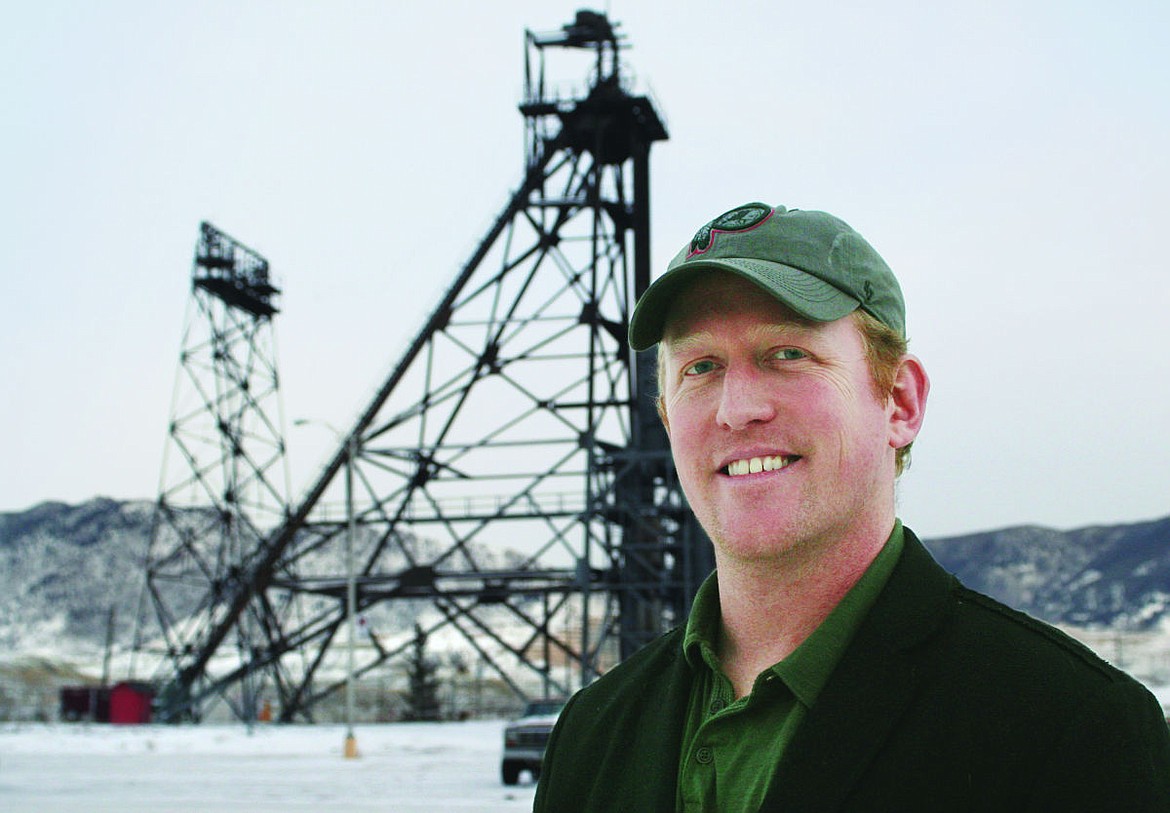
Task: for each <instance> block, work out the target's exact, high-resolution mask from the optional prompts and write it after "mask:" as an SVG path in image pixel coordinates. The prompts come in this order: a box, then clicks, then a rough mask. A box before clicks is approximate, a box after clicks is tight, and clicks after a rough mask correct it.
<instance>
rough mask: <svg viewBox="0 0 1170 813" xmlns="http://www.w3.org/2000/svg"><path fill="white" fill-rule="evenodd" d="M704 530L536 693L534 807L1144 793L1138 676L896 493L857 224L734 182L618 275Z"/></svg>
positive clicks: (880, 326) (993, 802) (1004, 802)
mask: <svg viewBox="0 0 1170 813" xmlns="http://www.w3.org/2000/svg"><path fill="white" fill-rule="evenodd" d="M630 343H631V345H632V346H633V347H634V349H636V350H644V349H647V348H649V347H652V346H653V345H655V344H657V345H659V347H658V360H659V391H660V396H659V412H660V414H661V416H662V421H663V425H664V426H665V427H666V431H667V434H668V436H669V438H670V445H671V451H672V454H673V456H674V461H675V466H676V468H677V470H678V476H679V481H680V483H681V484H682V486H683V490H684V492H685V493H686V495H687V499H688V501H689V503H690V505H691V508H692V509H693V510H694V512H695V515H696V516H697V518H698V519H699V521H700V523H701V524H702V526H703V528H704V529H705V530H706V532H707V534H708V536H709V537H710V539H711V541H712V543H713V544H714V550H715V563H716V570H715V573H714V574H712V576H711V577H710V578H709V579H708V580H707V581H706V582H705V583H704V584H703V586H702V587H701V589H700V590H699V593H698V595H697V596H696V599H695V602H694V606H693V608H692V610H691V614H690V618H689V619H688V621H687V624H686V626H685V627H681V628H679V629H677V630H675V631H673V632H671V633H668V634H667V635H665V636H663V637H662V638H660V639H659V640H658V641H656V642H654V643H652V644H650V645H649V646H647V647H646V648H645V649H643V650H642V651H640V652H639V653H637V654H635V655H634V656H633V657H631V658H630V659H628V660H627V661H625V662H624V663H622V664H620V665H619V666H618V667H616V668H615V669H613V670H611V671H610V672H609V673H608V674H606V675H605V676H603V677H602V678H601V679H599V680H598V681H597V682H596V683H594V684H593V685H591V686H589V687H586V688H585V689H583V690H582V691H581V692H579V693H578V694H577V695H576V696H575V697H574V698H573V699H572V701H571V702H570V703H569V705H568V706H567V707H566V709H565V710H564V712H563V713H562V715H561V717H560V720H559V722H558V724H557V728H556V729H555V731H554V732H553V736H552V739H551V740H550V743H549V748H548V751H547V753H546V755H545V761H544V766H543V769H542V772H541V778H540V786H539V787H538V789H537V796H536V810H537V811H549V812H550V813H551V812H552V811H556V812H557V813H562V811H577V810H580V811H623V810H629V811H672V810H677V811H686V812H687V813H690V811H719V812H720V813H725V812H730V813H737V812H738V811H756V810H776V811H797V810H809V811H812V810H816V811H900V812H904V811H932V812H933V811H988V813H992V812H994V813H1003V811H1048V810H1053V811H1056V810H1060V811H1090V810H1094V811H1096V810H1101V811H1105V810H1109V811H1114V810H1117V811H1120V810H1125V811H1170V734H1168V730H1167V726H1166V723H1165V721H1164V719H1163V715H1162V712H1161V709H1160V707H1159V705H1158V703H1157V701H1156V700H1155V699H1154V698H1153V697H1152V696H1151V695H1150V694H1149V692H1148V691H1146V690H1145V689H1144V687H1142V686H1141V685H1140V684H1138V683H1137V682H1135V681H1134V680H1132V679H1131V678H1129V677H1128V676H1127V675H1125V674H1124V673H1122V672H1119V671H1117V670H1115V669H1113V668H1112V667H1110V666H1109V665H1107V664H1105V663H1104V662H1102V661H1100V660H1099V659H1097V658H1096V657H1095V656H1094V655H1093V654H1092V653H1091V652H1089V651H1088V650H1086V649H1085V648H1083V647H1082V646H1080V645H1079V644H1077V643H1076V642H1074V641H1073V640H1071V639H1069V638H1067V637H1066V636H1064V635H1062V634H1061V633H1059V632H1058V631H1056V630H1054V629H1052V628H1050V627H1048V626H1046V625H1044V624H1042V623H1040V622H1038V621H1036V620H1034V619H1032V618H1029V617H1027V616H1025V615H1022V614H1020V613H1017V612H1015V611H1013V610H1010V609H1008V608H1006V607H1004V606H1002V605H1000V604H998V603H996V602H994V601H993V600H991V599H989V598H987V597H985V596H982V595H979V594H977V593H974V592H972V591H970V590H968V589H967V588H965V587H963V586H962V585H961V584H960V583H958V582H957V581H956V580H955V579H954V578H953V577H952V576H950V575H949V574H947V573H946V572H944V571H943V570H942V569H941V568H940V567H939V566H938V565H937V564H936V563H935V562H934V561H933V559H931V557H930V555H929V554H928V553H927V551H926V549H925V548H924V547H923V546H922V544H921V543H920V542H919V541H918V539H917V538H916V537H915V536H914V534H913V533H912V532H911V531H910V530H909V529H908V528H904V527H903V526H902V524H901V522H900V521H899V520H898V519H897V517H896V515H895V481H896V478H897V477H898V476H899V475H900V474H901V472H902V470H903V469H904V468H905V466H906V464H907V461H908V454H909V449H910V446H911V444H912V443H913V441H914V439H915V437H916V436H917V435H918V432H919V429H920V428H921V426H922V422H923V417H924V413H925V408H926V400H927V395H928V393H929V381H928V378H927V375H926V371H925V369H924V367H923V365H922V363H921V362H920V361H919V360H918V359H917V358H915V357H914V356H913V355H910V354H909V353H907V352H906V319H905V306H904V304H903V299H902V293H901V290H900V288H899V285H898V283H897V280H896V279H895V277H894V275H893V273H892V272H891V271H890V269H889V267H888V266H887V265H886V263H885V262H884V261H883V260H882V258H881V257H880V256H879V255H878V254H877V252H876V251H875V250H874V249H873V248H872V247H871V246H870V244H869V243H868V242H866V241H865V240H864V239H863V238H862V237H861V236H860V235H859V234H857V232H855V231H854V230H853V229H851V228H850V227H849V226H848V225H846V224H845V223H843V222H842V221H840V220H839V219H837V218H835V217H833V216H831V215H828V214H825V213H823V212H812V211H801V210H795V209H792V210H789V209H785V208H784V207H782V206H776V207H773V206H768V205H765V204H761V203H750V204H747V205H744V206H741V207H738V208H736V209H733V210H731V211H730V212H727V213H725V214H723V215H720V216H719V217H717V218H715V219H714V220H713V221H711V222H710V223H708V224H707V225H705V226H703V227H702V228H701V229H700V230H699V231H698V233H697V234H696V235H695V236H694V238H693V239H692V240H691V241H690V242H689V243H688V244H687V245H686V246H684V247H683V249H682V251H681V252H680V253H679V254H678V256H676V257H675V259H674V260H673V261H672V262H671V263H670V265H669V266H668V268H667V271H666V273H665V274H664V275H663V276H662V277H660V278H659V279H658V280H657V281H656V282H655V283H654V284H653V285H651V286H650V288H649V289H648V290H647V291H646V293H645V294H644V295H643V297H642V298H641V300H640V301H639V302H638V304H637V307H636V308H635V311H634V315H633V318H632V320H631V324H630Z"/></svg>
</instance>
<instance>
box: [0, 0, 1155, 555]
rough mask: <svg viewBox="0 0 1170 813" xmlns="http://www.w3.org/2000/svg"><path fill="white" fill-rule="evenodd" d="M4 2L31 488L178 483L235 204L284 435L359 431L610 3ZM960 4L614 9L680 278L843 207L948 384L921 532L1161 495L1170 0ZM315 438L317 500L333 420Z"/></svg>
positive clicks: (905, 490) (16, 409)
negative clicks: (201, 296)
mask: <svg viewBox="0 0 1170 813" xmlns="http://www.w3.org/2000/svg"><path fill="white" fill-rule="evenodd" d="M7 5H8V8H7V9H6V11H5V14H4V19H5V24H4V26H3V29H2V30H0V110H2V111H3V121H4V125H3V127H2V128H0V146H2V150H0V161H2V162H3V172H2V175H0V222H2V224H3V225H2V227H0V273H2V274H3V294H2V295H0V511H12V510H22V509H25V508H28V507H31V506H32V505H35V504H36V503H39V502H41V501H43V500H50V499H52V500H64V501H67V502H80V501H83V500H86V499H89V498H90V497H93V496H97V495H105V496H111V497H115V498H119V499H123V498H143V499H153V498H154V496H155V494H156V491H157V487H158V476H159V471H160V466H161V462H162V451H163V447H164V442H165V432H166V424H167V419H168V412H169V409H170V396H171V391H172V386H173V382H174V378H175V374H176V371H177V369H178V351H179V346H180V338H181V329H182V323H183V317H184V314H185V310H186V306H187V300H188V298H189V288H190V274H191V258H192V253H193V250H194V246H195V241H196V237H197V229H198V224H199V222H200V221H201V220H203V219H208V220H210V221H211V222H212V223H214V224H216V225H217V226H218V227H220V228H221V229H223V230H224V231H226V232H228V233H229V234H231V235H232V236H234V237H236V238H237V239H239V240H241V241H243V242H244V243H246V244H248V245H250V246H252V247H253V248H255V249H256V250H258V251H259V252H260V253H262V254H264V255H265V256H266V257H267V258H268V259H269V260H270V262H271V264H272V268H273V272H274V274H275V276H276V277H277V278H278V282H279V284H281V285H283V289H284V294H283V296H282V299H281V303H282V308H283V312H282V313H281V315H280V316H279V317H277V321H276V332H277V336H278V341H279V362H280V368H281V373H282V381H283V384H284V401H285V412H286V415H287V416H288V420H289V424H290V427H291V422H292V420H293V419H294V418H302V417H308V418H314V419H318V420H324V421H329V422H331V423H333V424H335V425H338V426H345V425H347V424H349V423H350V422H351V420H352V418H353V416H354V415H355V414H356V413H357V411H358V410H359V409H360V408H361V407H363V406H364V405H365V402H366V399H367V398H368V397H370V396H371V394H372V392H373V390H374V388H375V387H376V386H377V385H378V384H379V383H381V381H382V380H383V378H384V377H385V375H386V373H387V372H388V370H389V369H390V366H391V364H392V362H394V361H395V360H397V358H398V357H399V356H400V355H401V353H402V351H403V349H404V345H405V343H406V341H407V340H408V339H409V338H410V337H411V335H412V333H413V331H414V330H415V329H416V327H417V326H418V324H419V321H420V319H421V314H422V313H424V312H426V311H429V309H430V308H431V307H432V305H433V304H434V303H435V301H436V299H437V297H438V295H439V293H440V291H441V290H442V289H443V288H444V287H445V286H446V285H447V284H448V283H449V282H450V281H451V280H452V279H453V278H454V274H455V271H456V269H457V268H458V266H459V265H460V264H461V263H462V262H464V261H465V260H466V259H467V258H468V256H469V255H470V252H471V250H472V249H473V248H474V246H475V245H476V243H477V242H478V241H479V240H480V239H481V238H482V236H483V234H484V233H485V231H486V229H487V226H488V225H489V223H490V222H491V220H492V219H493V218H494V217H495V216H496V214H497V213H498V211H499V210H500V208H502V206H503V204H504V202H505V201H506V200H507V198H508V196H509V193H510V190H512V189H513V188H514V187H515V186H516V185H517V183H518V182H519V180H520V178H521V170H522V162H523V151H522V145H523V121H522V118H521V116H520V115H519V113H518V112H517V111H516V108H515V105H516V103H517V102H518V101H519V97H520V92H521V89H522V75H523V74H522V71H523V32H524V29H525V28H532V29H535V30H553V29H556V28H559V26H560V25H562V24H563V23H565V22H568V21H569V20H570V19H571V18H572V16H573V14H574V12H575V10H576V9H577V8H578V7H579V6H581V5H585V4H584V3H581V4H578V3H555V2H548V0H501V1H500V2H492V3H470V2H468V3H463V2H444V0H431V2H426V3H423V2H407V1H406V0H399V1H398V2H391V0H382V1H381V2H354V1H353V0H331V1H330V2H324V0H322V1H321V2H306V1H304V0H272V1H271V2H244V3H232V2H186V3H156V2H126V1H125V0H113V1H112V2H107V3H84V2H81V1H80V0H78V1H77V2H64V0H40V2H36V3H9V4H7ZM959 7H960V4H950V3H918V2H907V1H906V0H887V2H881V3H870V2H853V3H807V2H801V3H797V2H787V0H771V1H770V2H723V3H718V4H717V3H715V2H713V0H711V1H709V2H688V1H687V0H671V2H665V0H663V1H662V2H634V0H625V1H624V2H623V1H622V0H612V2H610V3H609V4H608V9H609V11H610V14H611V17H612V18H613V19H615V20H617V21H620V22H621V23H622V30H623V31H624V32H625V33H626V34H627V35H628V36H629V38H630V39H629V41H630V44H631V45H632V46H633V47H632V49H630V50H629V51H627V52H626V53H625V60H626V63H627V64H628V67H629V68H630V69H631V70H632V71H633V73H634V74H636V76H637V77H638V79H639V80H641V81H642V82H643V87H648V88H649V89H650V90H652V92H653V93H654V96H655V97H656V99H657V101H658V103H659V105H660V107H661V108H662V112H663V113H664V115H665V117H666V119H667V121H668V124H669V129H670V133H671V140H670V141H668V142H665V143H661V144H658V145H657V146H656V147H655V150H654V153H653V156H652V199H653V201H652V211H653V230H654V232H653V233H654V242H653V250H654V262H655V266H656V269H661V267H662V266H663V265H664V264H665V262H666V261H667V260H668V259H669V258H670V256H671V255H672V254H673V253H674V252H675V251H676V250H677V248H678V247H679V246H680V245H682V243H683V242H685V241H687V240H689V239H690V236H691V235H692V233H693V232H694V230H695V229H696V228H697V227H698V226H699V225H701V224H702V223H703V222H705V221H706V220H708V219H710V218H711V217H713V216H715V215H716V214H719V213H720V212H722V211H724V210H726V209H728V208H731V207H733V206H735V205H738V204H740V203H744V202H747V201H749V200H765V201H768V202H771V203H783V204H785V205H788V206H793V207H799V208H819V209H826V210H828V211H831V212H833V213H835V214H837V215H839V216H841V217H843V218H844V219H846V220H847V221H849V222H850V223H852V224H853V225H854V226H855V227H856V228H857V229H858V230H860V231H861V232H862V233H863V234H865V235H866V236H867V237H868V238H869V239H870V241H871V242H872V243H874V244H875V246H877V248H878V249H879V251H881V252H882V253H883V255H884V256H885V257H886V259H887V260H888V261H889V263H890V264H891V265H892V266H893V267H894V269H895V271H896V272H897V273H898V275H899V277H900V279H901V280H902V284H903V287H904V289H905V292H906V297H907V300H908V311H909V323H910V334H911V346H912V349H913V350H914V351H915V352H917V353H918V355H919V356H921V357H922V358H923V360H924V361H925V363H926V366H927V369H928V371H929V372H930V374H931V376H932V379H933V392H932V394H931V401H930V405H929V409H928V415H927V422H926V427H925V430H924V432H923V434H922V436H921V437H920V440H919V442H918V444H917V445H916V448H915V463H914V466H913V468H912V470H911V471H910V473H909V474H908V475H906V476H905V477H904V479H903V484H902V486H901V488H902V496H901V515H902V516H903V518H904V519H905V520H906V522H907V523H908V524H909V525H910V526H911V527H913V528H915V529H916V530H917V531H918V532H919V533H920V534H922V535H926V536H942V535H950V534H956V533H962V532H967V531H977V530H988V529H992V528H998V527H1003V526H1006V525H1014V524H1022V523H1039V524H1045V525H1051V526H1055V527H1059V528H1070V527H1078V526H1082V525H1089V524H1097V523H1115V522H1128V521H1135V520H1141V519H1149V518H1154V517H1161V516H1165V515H1166V514H1168V513H1170V341H1168V340H1170V316H1168V314H1170V253H1168V252H1167V250H1166V246H1167V244H1168V243H1167V241H1168V239H1170V238H1168V235H1170V227H1168V225H1167V224H1168V223H1170V191H1168V190H1170V158H1168V157H1167V151H1168V148H1170V49H1167V48H1166V40H1165V36H1166V35H1165V32H1166V31H1167V30H1168V28H1170V5H1167V4H1166V3H1165V2H1163V1H1162V0H1141V1H1140V2H1138V1H1135V0H1121V1H1120V2H1116V3H1108V4H1106V3H1100V2H1081V1H1080V0H1064V1H1063V2H1055V1H1052V2H1043V1H1041V2H1028V3H1020V2H1019V0H1010V1H1009V0H990V2H982V3H978V4H969V3H967V4H961V7H962V9H963V10H961V11H959V10H948V9H956V8H959ZM600 8H601V9H603V10H604V9H605V8H606V6H605V5H601V6H600ZM551 64H552V63H550V66H551ZM562 64H563V63H562ZM556 78H559V79H564V80H566V81H573V80H577V79H579V78H583V77H578V76H576V75H572V74H570V75H559V76H557V77H556ZM289 440H290V445H291V452H290V455H291V460H292V466H293V481H294V493H296V494H299V493H300V491H301V489H302V488H303V487H304V486H305V485H307V483H308V481H309V479H310V478H311V477H312V475H313V474H314V473H315V471H316V470H317V468H318V467H319V465H320V464H321V462H322V461H323V459H324V457H325V456H326V455H327V454H328V453H329V452H330V451H331V449H330V446H331V444H332V440H331V439H330V438H328V433H327V432H324V431H323V430H321V429H319V428H318V429H314V428H312V427H304V428H297V429H293V428H290V438H289Z"/></svg>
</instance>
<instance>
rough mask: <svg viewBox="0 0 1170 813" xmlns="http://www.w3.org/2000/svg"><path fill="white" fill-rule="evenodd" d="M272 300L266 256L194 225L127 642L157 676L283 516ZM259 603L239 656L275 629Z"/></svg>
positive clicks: (239, 634) (216, 611)
mask: <svg viewBox="0 0 1170 813" xmlns="http://www.w3.org/2000/svg"><path fill="white" fill-rule="evenodd" d="M279 294H280V290H279V289H278V288H276V287H275V286H274V285H273V284H272V281H271V279H270V277H269V267H268V261H267V260H266V259H264V258H263V257H262V256H260V255H259V254H258V253H256V252H255V251H253V250H251V249H249V248H248V247H246V246H244V245H243V244H241V243H239V242H237V241H236V240H234V239H232V238H231V237H229V236H228V235H226V234H224V233H223V232H221V231H219V230H218V229H216V228H215V227H214V226H212V225H211V224H210V223H202V224H201V225H200V227H199V239H198V242H197V245H196V249H195V259H194V263H193V266H192V274H191V298H190V300H189V307H188V312H187V318H186V325H185V328H184V331H183V339H182V349H181V351H180V354H179V371H178V376H177V379H176V384H175V392H174V401H173V404H172V407H171V419H170V424H169V426H168V432H167V443H166V447H165V450H164V454H163V467H162V474H161V477H160V482H159V495H158V501H157V503H156V505H155V513H154V519H153V523H152V529H151V541H150V549H149V552H148V555H147V572H146V583H145V589H144V592H143V601H142V603H141V608H140V613H139V631H138V634H137V635H136V636H135V637H136V643H137V649H138V651H139V652H140V653H145V652H153V653H154V654H155V655H156V656H158V657H157V658H156V660H155V666H156V667H157V668H158V669H160V670H161V671H162V672H163V673H164V674H170V673H171V672H172V671H180V672H181V671H182V670H183V668H184V666H185V662H186V659H187V658H188V656H189V654H190V647H189V644H188V641H189V640H190V639H191V637H192V635H193V634H197V633H196V632H195V631H196V630H198V629H200V628H203V627H206V626H207V625H213V624H214V623H215V621H216V619H217V618H218V616H219V615H220V614H221V613H222V612H223V609H224V602H225V600H226V598H227V597H228V596H229V595H232V594H233V593H234V591H235V589H236V587H237V586H238V583H239V580H240V574H241V573H245V572H247V571H248V562H249V557H250V556H252V555H253V552H254V551H255V550H256V548H257V546H258V544H259V542H260V541H261V540H262V539H263V538H264V536H265V535H266V534H267V533H268V532H269V531H270V530H271V529H272V527H274V526H277V525H279V524H280V523H281V522H283V521H284V519H285V518H286V516H287V514H288V493H289V490H290V489H289V475H288V467H287V463H286V458H285V442H284V434H283V429H282V425H283V416H282V407H281V401H280V390H279V383H280V382H279V376H278V375H277V365H276V343H275V333H274V330H273V317H274V316H275V315H276V314H277V312H278V308H277V297H278V296H279ZM261 599H262V597H259V598H258V599H257V600H255V601H252V602H250V603H249V607H248V612H247V613H246V614H245V615H244V616H243V617H242V619H241V622H240V623H239V624H237V625H236V626H235V628H234V631H235V635H234V638H235V644H236V646H237V649H238V650H239V653H238V654H239V656H240V657H242V658H245V659H247V658H250V657H251V656H252V650H253V649H254V647H255V646H256V645H257V643H258V641H263V640H266V635H267V633H266V632H265V630H266V629H268V628H271V626H272V625H273V623H276V622H275V619H274V618H273V615H274V613H275V612H276V611H277V610H276V608H273V607H271V606H269V605H267V604H266V602H264V601H263V600H261ZM258 690H259V687H258V686H256V685H252V683H251V682H250V681H247V680H245V681H244V682H242V683H241V686H240V689H239V690H238V691H236V692H234V693H233V695H232V697H230V698H228V699H229V700H230V701H231V702H232V703H233V705H235V706H237V710H238V712H239V714H240V715H241V716H254V715H253V714H252V713H251V709H250V707H251V705H252V704H253V702H254V699H255V697H256V696H257V692H258Z"/></svg>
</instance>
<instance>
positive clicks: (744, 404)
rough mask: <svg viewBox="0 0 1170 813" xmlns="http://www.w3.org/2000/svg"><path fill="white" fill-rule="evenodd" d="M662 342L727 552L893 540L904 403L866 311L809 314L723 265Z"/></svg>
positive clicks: (672, 397)
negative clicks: (895, 428) (862, 316)
mask: <svg viewBox="0 0 1170 813" xmlns="http://www.w3.org/2000/svg"><path fill="white" fill-rule="evenodd" d="M659 352H660V353H661V354H663V365H664V376H663V393H662V395H663V420H664V422H665V424H666V427H667V432H668V434H669V435H670V444H671V449H672V452H673V454H674V460H675V466H676V468H677V470H678V475H679V480H680V482H681V484H682V486H683V490H684V491H685V492H686V495H687V498H688V500H689V501H690V504H691V507H692V508H693V509H694V511H695V514H696V516H697V517H698V519H699V521H700V523H702V525H703V527H704V529H706V531H707V533H708V535H709V536H710V537H711V538H712V541H714V543H715V547H716V555H717V559H722V560H726V559H727V557H731V558H734V559H740V560H742V561H744V562H749V561H750V562H764V561H769V560H775V559H776V558H777V557H782V556H785V555H787V554H789V553H793V552H798V551H801V550H804V551H805V552H809V551H812V550H814V549H815V550H824V549H825V547H826V546H832V545H834V544H837V543H840V542H845V541H847V540H850V539H855V540H856V539H857V538H858V535H867V536H868V537H872V536H873V535H881V539H882V540H884V538H885V536H884V535H885V534H888V533H889V530H890V527H891V525H892V522H893V493H894V449H893V447H892V445H891V439H892V437H891V429H890V423H891V421H890V417H891V409H892V408H891V407H890V405H889V404H888V403H883V402H881V401H879V400H878V398H877V396H876V394H875V392H874V388H873V385H872V383H871V378H870V372H869V367H868V365H867V363H866V359H865V352H864V344H863V340H862V338H861V335H860V333H859V332H858V330H857V326H856V324H855V322H854V320H853V319H852V318H848V317H847V318H844V319H839V320H837V321H836V322H828V323H817V322H810V321H807V320H803V319H801V318H799V317H797V316H796V315H795V314H793V313H792V312H791V311H789V310H788V309H787V308H785V307H784V306H783V305H781V304H780V303H779V302H777V301H776V300H775V299H773V298H772V297H771V296H769V295H768V294H767V293H765V292H764V291H762V290H761V289H760V288H758V287H757V286H755V285H753V284H752V283H750V282H747V281H746V280H743V279H741V278H739V277H737V276H734V275H732V274H727V273H722V272H719V273H710V274H706V275H704V276H703V277H702V278H700V281H698V282H696V283H695V284H694V285H692V286H691V287H690V288H689V289H688V290H687V291H685V292H684V293H683V294H682V295H681V296H679V298H678V299H677V300H676V302H675V303H674V305H673V307H672V309H671V312H670V315H669V317H668V319H667V323H666V334H665V336H664V337H663V340H662V343H661V346H660V349H659ZM806 546H815V548H809V547H806Z"/></svg>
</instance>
